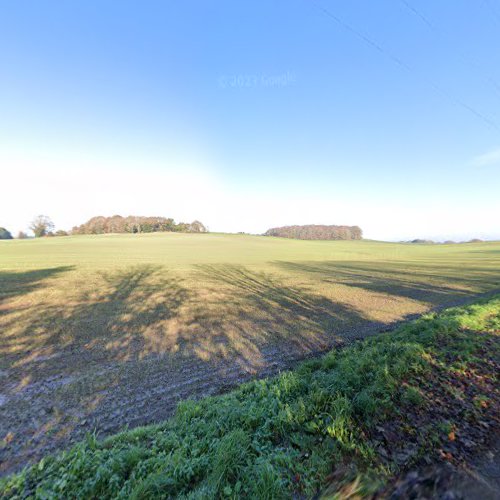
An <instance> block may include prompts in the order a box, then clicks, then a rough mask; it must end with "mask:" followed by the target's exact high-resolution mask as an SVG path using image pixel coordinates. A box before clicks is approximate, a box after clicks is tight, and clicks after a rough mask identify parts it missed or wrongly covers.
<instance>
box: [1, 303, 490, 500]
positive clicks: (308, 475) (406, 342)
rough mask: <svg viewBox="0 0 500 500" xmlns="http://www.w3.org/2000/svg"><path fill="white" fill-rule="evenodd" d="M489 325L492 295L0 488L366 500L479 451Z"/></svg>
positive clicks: (81, 494) (189, 407) (192, 407)
mask: <svg viewBox="0 0 500 500" xmlns="http://www.w3.org/2000/svg"><path fill="white" fill-rule="evenodd" d="M499 331H500V296H496V297H494V298H491V299H488V300H485V301H482V302H479V303H477V304H475V305H471V306H466V307H459V308H452V309H448V310H446V311H443V312H441V313H439V314H429V315H425V316H423V317H421V318H420V319H418V320H416V321H413V322H411V323H408V324H405V325H403V326H401V327H399V328H398V329H397V330H395V331H393V332H390V333H385V334H380V335H378V336H376V337H372V338H370V339H367V340H365V341H362V342H358V343H356V344H353V345H351V346H349V347H346V348H344V349H339V350H333V351H331V352H330V353H329V354H327V355H326V356H324V357H323V358H321V359H316V360H312V361H309V362H305V363H303V364H301V365H300V366H299V367H298V368H297V369H296V370H293V371H290V372H285V373H282V374H280V375H279V376H276V377H273V378H269V379H264V380H256V381H253V382H250V383H247V384H244V385H242V386H240V387H239V388H238V389H236V390H234V391H232V392H230V393H228V394H225V395H222V396H216V397H210V398H205V399H202V400H199V401H185V402H182V403H181V404H179V406H178V409H177V411H176V413H175V415H174V416H173V417H172V418H171V419H170V420H168V421H166V422H164V423H162V424H160V425H153V426H147V427H142V428H137V429H134V430H131V431H126V432H123V433H121V434H118V435H116V436H114V437H111V438H108V439H106V440H104V441H98V440H97V439H96V437H95V436H89V437H88V438H87V440H86V441H84V442H82V443H80V444H77V445H76V446H74V447H73V448H72V449H70V450H68V451H66V452H63V453H61V454H59V455H56V456H48V457H46V458H45V459H43V460H42V461H41V462H39V463H38V464H36V465H34V466H31V467H28V468H26V469H25V470H24V471H22V472H21V473H19V474H15V475H12V476H9V477H7V478H4V479H3V480H1V481H0V494H1V495H2V496H3V497H6V498H25V497H30V496H33V497H38V498H137V499H138V498H151V497H166V498H168V497H189V498H202V497H203V498H206V497H233V498H236V497H242V496H243V497H250V498H252V497H255V498H282V497H290V496H292V495H295V496H298V497H312V496H314V495H317V494H318V493H319V492H325V491H328V494H329V495H335V494H336V493H338V492H341V491H342V490H343V488H349V489H350V490H349V493H353V491H354V490H355V492H357V493H358V494H359V495H370V494H373V493H375V492H377V491H381V488H382V487H383V485H384V483H386V482H387V481H388V480H390V479H391V478H393V477H394V476H395V475H396V474H398V472H400V471H401V470H403V469H405V468H408V467H409V466H411V465H412V464H415V463H417V462H419V461H421V460H427V461H431V460H435V459H443V460H450V461H453V460H460V459H461V458H463V457H464V456H465V455H466V454H467V453H469V452H471V450H473V449H474V448H475V447H477V446H480V445H481V443H482V441H483V440H484V439H483V438H484V434H485V433H486V434H487V432H488V429H491V426H492V425H495V424H497V423H498V422H497V421H496V420H495V419H496V418H498V417H497V416H496V415H497V411H496V410H497V409H498V407H497V405H498V391H497V389H496V378H495V377H496V374H497V373H498V367H499V365H498V360H499V343H498V334H499ZM478 429H484V430H485V432H480V431H478ZM471 442H472V444H471ZM325 488H326V490H325Z"/></svg>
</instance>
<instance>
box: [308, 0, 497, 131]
mask: <svg viewBox="0 0 500 500" xmlns="http://www.w3.org/2000/svg"><path fill="white" fill-rule="evenodd" d="M311 3H312V4H313V5H314V6H315V7H316V9H318V10H320V11H321V12H323V14H325V15H326V16H327V17H329V18H330V19H332V20H333V21H335V23H337V24H338V25H339V26H341V27H342V28H344V29H345V30H347V31H349V32H350V33H352V34H353V35H355V36H356V37H357V38H359V39H361V40H362V41H363V42H365V43H366V44H367V45H370V47H372V48H373V49H375V50H377V51H378V52H380V53H381V54H383V55H384V56H386V57H387V58H389V59H390V60H391V61H393V62H394V63H395V64H397V65H398V66H400V67H401V68H403V69H405V70H406V71H408V72H411V73H414V70H413V68H412V67H411V66H410V65H409V64H408V63H406V62H405V61H403V60H402V59H400V58H399V57H397V56H396V55H394V54H392V53H391V52H389V51H388V50H386V49H385V48H384V47H382V46H381V45H380V44H379V43H377V42H376V41H375V40H373V38H371V37H368V36H367V35H365V34H364V33H362V32H361V31H359V30H357V29H356V28H354V27H353V26H352V25H350V24H348V23H347V22H345V21H344V20H343V19H342V18H340V17H339V16H337V15H336V14H334V13H333V12H331V11H330V10H329V9H327V8H325V7H323V6H322V5H321V4H319V3H318V2H317V1H316V0H311ZM417 76H418V77H419V78H420V79H421V80H422V81H423V82H425V83H426V84H427V85H429V86H430V87H432V88H433V89H434V90H435V91H437V92H438V93H439V94H441V95H442V96H444V97H446V98H447V99H448V100H449V101H451V102H452V103H454V104H455V105H457V106H460V107H462V108H464V109H465V110H467V111H469V112H470V113H472V114H473V115H474V116H475V117H476V118H478V119H480V120H482V121H483V122H484V123H485V124H486V125H488V126H489V127H491V128H493V129H495V130H500V129H499V127H498V126H497V124H496V123H495V122H494V121H493V120H491V119H490V118H488V117H486V116H485V115H483V114H482V113H481V112H479V111H477V110H476V109H475V108H473V107H472V106H470V105H468V104H467V103H465V102H464V101H462V100H461V99H458V98H457V97H455V96H454V95H452V94H451V93H449V92H448V91H446V90H445V89H443V88H442V87H440V86H439V85H437V84H435V83H434V82H433V81H431V80H429V79H427V78H425V77H423V76H422V75H418V74H417Z"/></svg>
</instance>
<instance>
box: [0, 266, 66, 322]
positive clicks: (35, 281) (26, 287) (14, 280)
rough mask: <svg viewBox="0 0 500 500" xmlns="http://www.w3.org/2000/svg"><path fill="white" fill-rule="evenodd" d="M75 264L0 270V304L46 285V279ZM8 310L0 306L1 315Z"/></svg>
mask: <svg viewBox="0 0 500 500" xmlns="http://www.w3.org/2000/svg"><path fill="white" fill-rule="evenodd" d="M73 269H74V267H73V266H60V267H53V268H49V269H38V270H34V271H24V272H20V271H0V306H1V305H2V303H3V302H4V301H6V300H7V299H11V298H13V297H17V296H19V295H26V294H28V293H30V292H32V291H34V290H36V289H38V288H40V287H43V286H45V284H46V280H47V279H48V278H51V277H56V276H58V275H59V274H61V273H64V272H67V271H71V270H73ZM5 313H6V311H5V310H3V309H1V308H0V315H1V314H5Z"/></svg>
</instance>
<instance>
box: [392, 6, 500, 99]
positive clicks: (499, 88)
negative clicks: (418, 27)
mask: <svg viewBox="0 0 500 500" xmlns="http://www.w3.org/2000/svg"><path fill="white" fill-rule="evenodd" d="M399 1H400V2H401V3H402V4H403V5H404V6H405V7H406V8H407V9H408V10H410V11H411V12H413V14H415V15H416V16H417V17H419V18H420V19H421V20H422V22H423V23H424V24H426V25H427V27H428V28H429V29H431V30H432V31H433V33H435V34H436V35H437V36H440V37H441V38H445V36H444V35H443V34H442V33H440V32H439V30H437V29H436V28H435V27H434V25H433V24H432V23H431V22H430V21H429V19H428V18H427V17H425V16H424V15H423V14H422V13H421V12H420V11H418V10H417V9H416V8H415V7H413V5H411V4H410V3H409V2H408V1H407V0H399ZM486 1H487V0H485V3H486ZM490 7H491V6H490ZM458 55H459V56H460V58H461V59H462V60H463V61H464V62H465V63H466V64H468V65H469V66H471V67H473V68H474V69H475V70H476V71H482V69H483V68H482V67H481V65H480V64H478V63H477V62H476V61H474V60H472V59H470V58H468V57H467V56H466V55H465V54H464V53H463V52H462V51H459V52H458ZM484 79H485V80H486V81H487V82H488V83H490V84H491V85H492V86H493V87H494V88H495V90H496V91H497V92H498V95H500V85H499V84H498V83H497V82H496V81H495V79H494V78H492V77H491V76H490V75H488V74H485V76H484Z"/></svg>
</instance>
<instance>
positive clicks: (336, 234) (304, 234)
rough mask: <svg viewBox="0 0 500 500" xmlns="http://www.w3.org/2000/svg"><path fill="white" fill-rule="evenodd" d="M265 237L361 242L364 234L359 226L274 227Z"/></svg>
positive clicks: (311, 225)
mask: <svg viewBox="0 0 500 500" xmlns="http://www.w3.org/2000/svg"><path fill="white" fill-rule="evenodd" d="M265 236H279V237H281V238H296V239H299V240H360V239H362V237H363V232H362V231H361V228H360V227H358V226H321V225H315V224H310V225H306V226H283V227H274V228H272V229H269V230H267V231H266V233H265Z"/></svg>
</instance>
